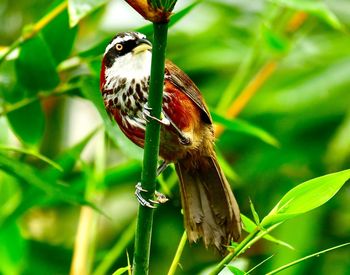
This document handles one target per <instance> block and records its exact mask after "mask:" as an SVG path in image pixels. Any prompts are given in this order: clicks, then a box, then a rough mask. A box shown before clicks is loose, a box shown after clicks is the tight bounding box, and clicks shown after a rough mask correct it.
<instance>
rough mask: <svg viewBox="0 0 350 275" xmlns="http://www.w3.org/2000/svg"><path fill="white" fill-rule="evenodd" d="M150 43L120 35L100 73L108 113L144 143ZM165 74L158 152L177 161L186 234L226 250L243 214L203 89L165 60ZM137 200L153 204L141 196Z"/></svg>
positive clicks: (138, 35) (133, 138) (236, 234)
mask: <svg viewBox="0 0 350 275" xmlns="http://www.w3.org/2000/svg"><path fill="white" fill-rule="evenodd" d="M151 48H152V45H151V43H150V42H149V41H148V40H147V39H146V36H145V35H143V34H141V33H137V32H124V33H119V34H117V35H116V36H115V37H114V38H113V39H112V41H111V42H110V43H109V44H108V46H107V47H106V50H105V53H104V56H103V60H102V68H101V75H100V89H101V92H102V96H103V100H104V104H105V107H106V110H107V112H108V113H109V114H110V115H111V116H112V117H113V118H114V119H115V121H116V122H117V123H118V125H119V127H120V129H121V130H122V131H123V133H124V134H125V135H126V136H127V137H128V138H129V139H130V140H131V141H133V142H134V143H135V144H137V145H138V146H140V147H143V146H144V138H145V129H146V122H147V120H148V119H150V118H151V119H152V118H153V117H152V116H151V115H150V109H149V108H148V106H147V98H148V88H149V78H150V69H151V57H152V52H151ZM164 77H165V79H164V90H163V103H162V114H161V117H162V120H161V121H159V122H160V123H161V124H162V126H161V132H160V149H159V154H160V156H161V158H162V159H163V160H164V161H165V162H164V163H165V164H166V163H170V162H173V163H174V164H175V167H176V172H177V175H178V177H179V181H180V193H181V200H182V208H183V210H184V223H185V228H186V231H187V236H188V239H189V240H190V241H191V242H195V241H197V239H198V238H201V237H202V238H203V240H204V243H205V245H206V246H215V247H216V248H218V249H219V250H221V251H222V250H223V248H224V246H225V245H228V244H229V243H230V241H231V240H234V241H236V240H238V239H239V237H240V234H241V219H240V212H239V208H238V205H237V202H236V199H235V197H234V195H233V193H232V190H231V188H230V185H229V183H228V181H227V179H226V177H225V175H224V173H223V171H222V170H221V168H220V166H219V163H218V161H217V158H216V154H215V150H214V130H213V125H212V119H211V116H210V113H209V111H208V108H207V106H206V104H205V102H204V100H203V98H202V95H201V93H200V91H199V89H198V88H197V87H196V85H195V84H194V83H193V82H192V80H191V79H190V78H189V77H188V76H187V75H186V74H185V73H184V72H183V71H182V70H181V69H179V68H178V67H177V66H176V65H174V64H173V63H172V62H170V61H166V64H165V76H164ZM163 167H165V166H164V165H163ZM140 190H141V191H142V189H141V188H140V187H139V191H140ZM138 199H139V201H140V202H141V203H142V204H144V205H146V206H152V205H151V204H150V203H149V202H148V201H145V200H144V199H143V198H142V196H141V195H139V196H138Z"/></svg>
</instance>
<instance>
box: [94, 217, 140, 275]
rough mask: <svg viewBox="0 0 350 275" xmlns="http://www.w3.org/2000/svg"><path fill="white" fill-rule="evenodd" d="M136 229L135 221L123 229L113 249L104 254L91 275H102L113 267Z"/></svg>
mask: <svg viewBox="0 0 350 275" xmlns="http://www.w3.org/2000/svg"><path fill="white" fill-rule="evenodd" d="M135 227H136V220H133V221H132V222H131V223H130V225H129V226H128V227H127V228H126V229H125V231H124V232H123V234H122V235H121V236H120V239H119V241H118V242H117V243H116V244H115V245H114V246H113V248H112V249H111V250H110V251H109V252H108V253H107V254H106V256H105V257H104V258H103V261H102V262H101V263H100V264H99V266H98V267H97V268H96V270H95V272H94V273H93V275H104V274H107V273H108V270H109V269H110V268H111V267H112V266H113V264H114V263H115V261H116V259H118V257H119V256H120V255H121V254H122V253H123V252H124V251H125V250H126V246H127V245H128V244H129V243H130V241H131V240H132V239H133V237H134V232H135Z"/></svg>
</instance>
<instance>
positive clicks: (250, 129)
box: [211, 112, 279, 147]
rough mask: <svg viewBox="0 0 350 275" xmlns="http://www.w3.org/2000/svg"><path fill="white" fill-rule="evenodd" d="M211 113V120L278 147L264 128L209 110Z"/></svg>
mask: <svg viewBox="0 0 350 275" xmlns="http://www.w3.org/2000/svg"><path fill="white" fill-rule="evenodd" d="M211 115H212V117H213V120H214V121H215V122H216V123H219V124H221V125H223V126H225V127H226V128H227V129H228V130H231V131H234V132H239V133H244V134H247V135H250V136H253V137H256V138H258V139H260V140H261V141H263V142H265V143H267V144H270V145H272V146H275V147H278V146H279V142H278V141H277V140H276V138H274V137H273V136H272V135H270V134H269V133H268V132H266V131H265V130H263V129H261V128H258V127H256V126H254V125H252V124H250V123H248V122H246V121H243V120H240V119H237V118H236V119H234V120H229V119H227V118H225V117H223V116H221V115H219V114H218V113H216V112H211Z"/></svg>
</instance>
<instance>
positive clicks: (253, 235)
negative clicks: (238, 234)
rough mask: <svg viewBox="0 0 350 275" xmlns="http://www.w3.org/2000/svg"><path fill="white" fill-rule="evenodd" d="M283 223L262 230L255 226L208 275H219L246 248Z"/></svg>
mask: <svg viewBox="0 0 350 275" xmlns="http://www.w3.org/2000/svg"><path fill="white" fill-rule="evenodd" d="M282 223H283V222H280V223H276V224H274V225H272V226H270V227H269V228H268V229H262V228H261V226H257V227H256V228H255V229H254V230H253V231H252V232H250V233H249V235H248V236H247V237H246V238H245V239H244V240H243V241H242V242H241V243H240V244H239V245H238V246H237V247H236V248H235V250H234V251H233V252H231V253H229V254H228V255H227V256H226V257H225V258H224V259H223V260H222V261H221V262H220V263H219V264H218V265H217V266H216V267H215V268H214V269H213V270H212V271H211V272H210V275H216V274H219V272H220V271H221V270H222V269H223V268H224V267H225V265H227V264H228V263H230V262H231V261H232V260H233V259H234V258H236V257H238V256H239V255H241V254H242V253H244V252H245V251H246V250H247V249H248V248H250V247H251V246H252V245H253V244H255V243H256V242H257V241H258V240H260V239H261V238H263V237H264V236H265V235H266V234H268V233H270V232H271V231H272V230H274V229H275V228H276V227H277V226H279V225H281V224H282Z"/></svg>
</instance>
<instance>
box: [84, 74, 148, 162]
mask: <svg viewBox="0 0 350 275" xmlns="http://www.w3.org/2000/svg"><path fill="white" fill-rule="evenodd" d="M81 90H82V93H83V94H84V96H85V97H86V98H87V99H89V100H91V101H92V103H94V105H95V106H96V108H97V110H98V111H99V113H100V115H101V117H102V119H103V122H104V125H105V128H106V131H107V134H108V136H109V137H110V138H111V139H112V141H113V142H114V143H115V144H116V145H118V147H119V148H120V150H121V151H122V152H123V153H125V155H127V156H129V157H131V158H133V159H139V160H141V159H142V155H143V154H142V150H141V149H140V148H139V147H137V146H136V145H134V144H133V143H132V142H131V141H130V140H128V139H127V138H126V137H125V135H124V134H123V133H122V132H121V130H120V129H119V127H118V125H117V123H116V122H115V120H114V119H113V118H111V117H109V115H108V114H107V111H106V109H105V106H104V104H103V98H102V95H101V93H100V89H99V84H98V82H97V81H96V80H95V79H92V78H86V79H84V80H83V82H82V88H81Z"/></svg>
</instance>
